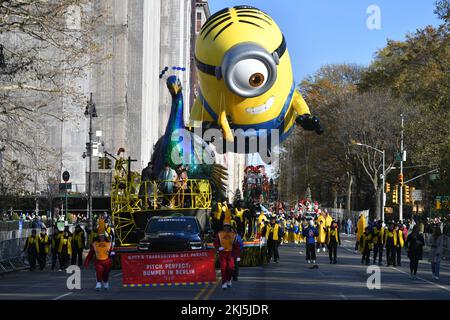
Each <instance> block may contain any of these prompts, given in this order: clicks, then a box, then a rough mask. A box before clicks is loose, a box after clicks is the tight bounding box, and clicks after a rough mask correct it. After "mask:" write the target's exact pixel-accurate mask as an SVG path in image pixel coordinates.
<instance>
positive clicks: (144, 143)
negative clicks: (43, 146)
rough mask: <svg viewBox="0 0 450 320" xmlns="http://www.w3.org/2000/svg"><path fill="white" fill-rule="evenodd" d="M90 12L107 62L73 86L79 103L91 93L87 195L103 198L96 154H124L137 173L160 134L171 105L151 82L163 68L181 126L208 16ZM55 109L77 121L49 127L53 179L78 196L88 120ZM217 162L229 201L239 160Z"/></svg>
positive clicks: (197, 6) (155, 9) (174, 8)
mask: <svg viewBox="0 0 450 320" xmlns="http://www.w3.org/2000/svg"><path fill="white" fill-rule="evenodd" d="M91 9H92V10H95V12H98V13H101V15H102V17H103V19H104V26H103V28H100V29H98V30H97V34H96V37H97V39H98V41H99V43H100V44H101V45H102V51H103V52H102V54H103V55H108V56H109V59H107V60H105V61H104V62H103V63H101V64H98V65H95V66H94V67H93V68H92V70H91V71H90V73H89V76H88V77H87V79H84V80H82V81H81V82H80V85H81V86H82V88H83V90H84V91H85V93H86V99H87V98H88V97H89V93H91V92H92V94H93V101H94V103H95V105H96V110H97V114H98V117H97V118H93V132H94V142H95V143H94V144H95V148H94V157H93V161H92V172H93V173H92V186H93V193H94V195H95V196H99V195H103V196H105V197H107V196H108V195H109V190H110V185H111V177H112V170H103V169H98V166H97V163H98V157H99V156H102V154H103V151H108V152H109V153H111V154H116V152H117V151H118V149H119V148H124V149H125V156H127V157H128V156H130V157H131V158H132V159H136V160H137V161H136V162H133V163H132V167H131V168H132V170H134V171H140V170H141V169H142V168H144V167H145V166H146V165H147V162H148V161H149V160H150V158H151V156H152V152H153V146H154V144H155V143H156V141H157V140H158V138H159V137H160V136H161V135H162V134H163V133H164V131H165V124H166V123H167V121H168V118H169V114H170V106H171V95H170V93H169V91H168V89H167V87H166V83H165V79H160V78H159V74H160V72H161V70H162V69H164V68H165V67H167V68H168V69H169V70H168V72H167V73H166V74H176V75H177V76H178V77H179V78H180V80H181V83H182V86H183V94H184V105H185V114H184V119H185V121H186V123H187V120H188V118H189V111H190V109H191V106H192V105H193V101H194V99H195V96H196V94H197V91H196V89H197V83H198V79H197V71H196V69H195V64H194V47H195V39H196V35H197V34H198V32H199V31H200V29H201V27H202V26H203V24H204V23H205V21H206V20H207V18H208V17H209V16H210V15H211V13H210V10H209V6H208V2H207V1H205V0H151V1H144V0H94V1H93V2H92V8H91ZM174 67H175V68H183V69H185V71H179V70H178V71H177V70H173V68H174ZM61 105H62V107H61V108H62V110H61V112H65V111H67V110H70V111H71V112H78V113H79V114H78V115H77V116H76V117H72V118H70V119H69V120H67V121H64V122H63V123H56V122H55V123H53V124H52V125H51V128H52V129H51V130H49V139H50V140H51V141H52V142H53V145H54V146H55V147H56V149H58V150H59V151H60V152H59V154H58V155H57V156H56V158H57V161H58V162H59V165H60V169H61V172H63V171H65V170H68V171H69V172H70V174H71V179H70V180H71V182H72V184H73V187H72V191H78V192H86V190H87V188H86V185H87V176H88V174H87V171H88V158H86V159H84V160H83V158H82V157H81V156H82V154H83V152H84V151H85V150H86V144H85V143H86V142H87V141H88V129H89V119H88V118H86V117H84V115H83V111H84V110H83V111H80V110H71V106H70V104H69V103H64V100H63V101H62V103H61ZM218 162H219V163H222V164H224V165H225V166H226V167H227V168H228V169H229V186H228V188H229V190H228V196H229V198H230V199H231V198H232V197H233V195H234V192H235V191H236V189H237V188H241V185H242V180H243V170H244V167H245V156H243V155H237V154H227V155H221V156H219V159H218Z"/></svg>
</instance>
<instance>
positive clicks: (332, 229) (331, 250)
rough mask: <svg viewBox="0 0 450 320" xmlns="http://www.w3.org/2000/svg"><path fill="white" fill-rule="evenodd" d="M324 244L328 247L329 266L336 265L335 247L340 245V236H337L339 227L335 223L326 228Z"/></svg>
mask: <svg viewBox="0 0 450 320" xmlns="http://www.w3.org/2000/svg"><path fill="white" fill-rule="evenodd" d="M326 242H327V246H328V256H329V258H330V264H336V263H337V247H338V246H340V245H341V236H340V235H339V227H338V224H337V222H336V221H332V222H331V225H330V226H329V227H327V236H326Z"/></svg>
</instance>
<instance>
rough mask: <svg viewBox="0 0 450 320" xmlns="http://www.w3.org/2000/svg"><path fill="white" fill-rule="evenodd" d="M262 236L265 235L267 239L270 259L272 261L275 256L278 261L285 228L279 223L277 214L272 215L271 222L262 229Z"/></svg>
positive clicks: (276, 261)
mask: <svg viewBox="0 0 450 320" xmlns="http://www.w3.org/2000/svg"><path fill="white" fill-rule="evenodd" d="M262 236H263V237H265V238H266V241H267V257H268V261H269V262H270V260H271V259H272V256H273V258H274V261H275V263H278V259H279V258H280V254H279V252H278V246H279V245H280V242H281V240H282V238H283V230H282V228H281V227H280V225H279V224H278V223H277V218H276V216H275V215H273V216H272V217H270V223H268V224H267V225H265V226H264V228H263V229H262Z"/></svg>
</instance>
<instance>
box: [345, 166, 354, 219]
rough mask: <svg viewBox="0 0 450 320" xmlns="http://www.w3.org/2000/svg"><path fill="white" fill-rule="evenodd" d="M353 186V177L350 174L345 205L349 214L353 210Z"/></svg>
mask: <svg viewBox="0 0 450 320" xmlns="http://www.w3.org/2000/svg"><path fill="white" fill-rule="evenodd" d="M352 185H353V175H352V174H350V178H349V180H348V185H347V201H346V202H347V203H346V205H345V209H347V210H348V211H349V212H350V211H351V210H352Z"/></svg>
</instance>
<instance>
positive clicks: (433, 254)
mask: <svg viewBox="0 0 450 320" xmlns="http://www.w3.org/2000/svg"><path fill="white" fill-rule="evenodd" d="M430 247H431V248H430V252H429V258H428V261H429V262H430V263H431V272H432V273H433V278H434V279H436V280H439V269H440V265H441V260H442V255H443V254H444V236H443V235H442V232H441V228H439V227H438V226H436V227H434V230H433V234H432V236H431V246H430Z"/></svg>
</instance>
